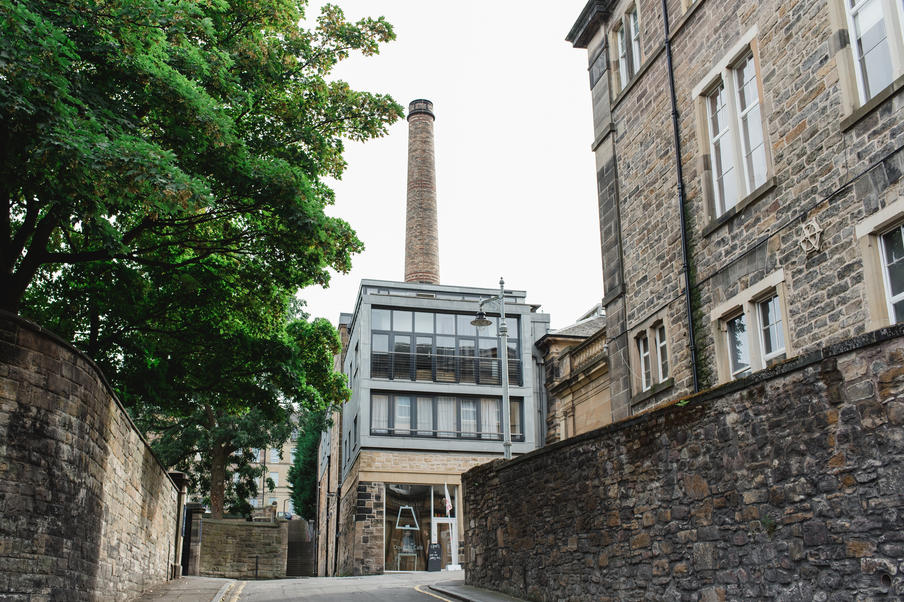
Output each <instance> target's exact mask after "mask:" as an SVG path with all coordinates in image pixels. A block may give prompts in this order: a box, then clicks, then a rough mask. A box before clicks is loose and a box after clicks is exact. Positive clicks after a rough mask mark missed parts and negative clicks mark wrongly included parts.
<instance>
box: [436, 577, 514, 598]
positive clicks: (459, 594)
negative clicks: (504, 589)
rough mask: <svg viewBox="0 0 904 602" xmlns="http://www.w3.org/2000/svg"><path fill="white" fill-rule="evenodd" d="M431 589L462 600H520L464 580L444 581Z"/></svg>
mask: <svg viewBox="0 0 904 602" xmlns="http://www.w3.org/2000/svg"><path fill="white" fill-rule="evenodd" d="M430 589H431V590H432V591H435V592H436V593H438V594H442V595H444V596H446V597H448V598H454V599H456V600H462V601H463V602H522V600H521V599H520V598H512V597H511V596H506V595H505V594H500V593H499V592H494V591H490V590H488V589H482V588H479V587H473V586H471V585H465V582H464V581H444V582H442V583H434V584H433V585H431V586H430Z"/></svg>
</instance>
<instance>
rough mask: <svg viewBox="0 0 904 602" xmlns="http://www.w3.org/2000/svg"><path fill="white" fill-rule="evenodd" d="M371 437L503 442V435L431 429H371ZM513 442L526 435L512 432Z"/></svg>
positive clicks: (520, 439)
mask: <svg viewBox="0 0 904 602" xmlns="http://www.w3.org/2000/svg"><path fill="white" fill-rule="evenodd" d="M370 434H371V435H389V436H393V437H430V438H434V439H437V438H438V439H466V440H470V441H502V433H492V432H473V431H440V430H431V429H407V428H406V429H394V428H375V427H371V429H370ZM512 441H524V433H520V432H515V431H514V430H513V431H512Z"/></svg>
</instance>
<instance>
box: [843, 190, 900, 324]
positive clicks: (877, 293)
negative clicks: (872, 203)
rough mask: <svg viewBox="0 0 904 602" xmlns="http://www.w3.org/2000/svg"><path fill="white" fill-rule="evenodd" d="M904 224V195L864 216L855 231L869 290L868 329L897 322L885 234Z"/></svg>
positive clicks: (866, 286) (867, 297) (864, 276)
mask: <svg viewBox="0 0 904 602" xmlns="http://www.w3.org/2000/svg"><path fill="white" fill-rule="evenodd" d="M901 226H904V197H900V198H898V199H895V200H894V201H891V202H889V203H888V204H887V205H886V206H885V207H884V208H882V209H880V210H878V211H876V212H875V213H872V214H870V215H868V216H866V217H864V218H863V219H861V220H860V221H859V222H857V224H855V226H854V234H855V236H856V237H857V242H858V245H859V247H860V254H861V258H862V260H863V288H864V290H865V293H866V306H865V309H866V312H867V329H868V330H877V329H879V328H885V327H887V326H891V325H893V324H896V322H895V318H894V311H893V310H894V308H893V307H892V306H891V305H890V304H889V294H888V293H889V291H890V290H891V289H890V287H889V286H888V281H887V275H886V274H885V271H886V268H885V263H884V255H883V252H884V251H883V249H882V245H883V242H882V237H883V236H884V235H885V234H887V233H889V232H891V231H892V230H894V229H895V228H897V227H901Z"/></svg>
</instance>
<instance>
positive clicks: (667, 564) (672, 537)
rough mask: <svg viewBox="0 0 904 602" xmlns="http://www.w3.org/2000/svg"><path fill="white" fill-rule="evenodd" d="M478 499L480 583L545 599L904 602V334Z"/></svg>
mask: <svg viewBox="0 0 904 602" xmlns="http://www.w3.org/2000/svg"><path fill="white" fill-rule="evenodd" d="M464 490H465V503H466V509H467V515H468V516H469V520H468V525H467V534H466V535H467V537H466V541H467V545H468V552H469V556H470V559H469V564H468V570H467V577H466V580H467V582H468V583H469V584H471V585H477V586H481V587H486V588H490V589H495V590H501V591H505V592H508V593H511V594H513V595H515V596H518V597H522V598H526V599H529V600H542V601H547V600H550V601H551V600H555V601H572V600H575V601H576V600H593V601H599V600H614V599H618V600H625V599H631V600H635V599H641V598H643V599H655V600H658V599H664V600H726V599H730V600H763V599H779V600H802V601H803V600H807V601H809V600H854V599H858V600H859V599H879V598H882V599H892V598H893V599H900V597H901V596H904V531H902V529H901V524H902V520H904V325H898V326H896V327H892V328H888V329H883V330H879V331H874V332H871V333H867V334H865V335H860V336H859V337H856V338H854V339H849V340H848V341H845V342H843V343H840V344H837V345H834V346H831V347H826V348H823V349H820V350H817V351H815V352H813V353H811V354H809V355H807V356H803V357H800V358H797V359H795V360H791V361H788V362H786V363H784V364H780V365H778V366H775V367H773V368H771V369H769V370H766V371H763V372H759V373H756V374H754V375H752V376H751V377H748V378H746V379H744V380H741V381H736V382H733V383H730V384H728V385H725V386H722V387H719V388H717V389H713V390H711V391H707V392H704V393H702V394H699V395H697V396H695V397H692V398H689V399H685V400H682V401H679V402H677V403H672V404H670V405H667V406H665V407H663V408H660V409H659V410H655V411H651V412H648V413H646V414H643V415H640V416H637V417H634V418H631V419H628V420H625V421H623V422H620V423H616V424H613V425H610V426H608V427H605V428H602V429H600V430H597V431H594V432H591V433H587V434H584V435H579V436H577V437H575V438H573V439H570V440H567V441H564V442H561V443H557V444H555V445H552V446H549V447H546V448H543V449H540V450H537V451H535V452H532V453H530V454H527V455H525V456H522V457H520V458H517V459H515V460H513V461H510V462H507V463H502V462H498V461H497V462H493V463H491V464H485V465H482V466H478V467H476V468H474V469H472V470H470V471H469V472H467V473H466V474H465V475H464ZM886 596H887V597H888V598H885V597H886Z"/></svg>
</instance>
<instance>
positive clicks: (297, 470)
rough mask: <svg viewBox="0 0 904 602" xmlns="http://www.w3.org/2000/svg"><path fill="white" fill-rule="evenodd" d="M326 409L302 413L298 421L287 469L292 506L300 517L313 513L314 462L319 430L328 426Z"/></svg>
mask: <svg viewBox="0 0 904 602" xmlns="http://www.w3.org/2000/svg"><path fill="white" fill-rule="evenodd" d="M330 416H331V413H330V411H329V409H326V408H325V409H318V410H315V411H311V412H306V413H305V414H304V415H303V416H302V418H301V420H299V422H298V441H297V444H296V447H295V457H294V458H293V461H292V467H291V468H290V469H289V486H290V487H291V497H292V506H293V507H294V508H295V512H296V513H298V514H299V515H300V516H302V517H303V518H306V519H308V520H313V519H314V518H315V517H316V516H317V508H316V504H317V461H318V460H319V451H320V437H321V433H322V432H323V431H325V430H326V429H327V428H329V426H330Z"/></svg>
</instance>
